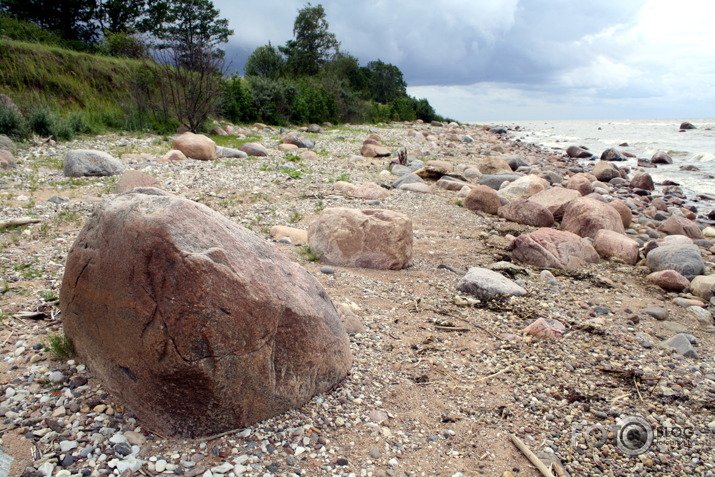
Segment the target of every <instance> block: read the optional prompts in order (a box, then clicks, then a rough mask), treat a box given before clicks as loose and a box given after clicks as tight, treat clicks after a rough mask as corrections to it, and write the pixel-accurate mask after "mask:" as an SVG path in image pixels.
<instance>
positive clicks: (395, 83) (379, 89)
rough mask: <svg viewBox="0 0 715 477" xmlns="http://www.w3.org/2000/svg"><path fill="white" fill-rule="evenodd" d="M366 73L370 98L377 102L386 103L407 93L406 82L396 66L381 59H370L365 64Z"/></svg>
mask: <svg viewBox="0 0 715 477" xmlns="http://www.w3.org/2000/svg"><path fill="white" fill-rule="evenodd" d="M367 74H368V77H369V78H370V91H372V99H374V100H375V101H377V102H378V103H383V104H387V103H389V102H391V101H393V100H394V99H396V98H400V97H403V96H406V95H407V83H405V80H404V78H403V77H402V71H400V69H399V68H398V67H397V66H395V65H391V64H389V63H384V62H382V61H381V60H375V61H371V62H369V63H368V64H367Z"/></svg>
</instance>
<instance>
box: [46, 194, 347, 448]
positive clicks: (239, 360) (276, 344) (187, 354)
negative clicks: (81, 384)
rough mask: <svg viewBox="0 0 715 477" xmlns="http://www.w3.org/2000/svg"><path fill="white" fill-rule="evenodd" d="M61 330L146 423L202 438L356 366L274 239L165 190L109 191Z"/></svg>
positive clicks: (317, 289)
mask: <svg viewBox="0 0 715 477" xmlns="http://www.w3.org/2000/svg"><path fill="white" fill-rule="evenodd" d="M60 308H61V310H62V321H63V326H64V331H65V333H66V334H67V336H68V337H69V338H70V339H71V340H72V342H73V343H74V345H75V348H76V350H77V353H78V355H79V357H80V359H82V361H83V362H86V363H87V365H88V367H89V369H90V370H91V371H92V373H93V374H94V375H95V376H97V377H98V378H99V379H100V381H101V382H102V383H103V385H104V387H105V389H107V390H108V391H109V392H110V393H112V394H113V395H115V397H116V398H117V400H118V401H120V402H121V403H122V404H123V405H125V406H126V407H127V408H128V409H129V410H130V411H131V412H133V413H134V414H135V415H136V416H137V417H138V418H139V421H140V422H141V423H142V427H146V428H148V429H152V430H154V431H156V432H158V433H161V434H166V435H171V436H185V437H197V436H204V435H212V434H216V433H219V432H222V431H227V430H231V429H236V428H243V427H249V426H251V425H253V424H255V423H256V422H259V421H262V420H264V419H267V418H269V417H271V416H274V415H276V414H279V413H282V412H285V411H288V410H289V409H293V408H296V407H300V406H302V405H303V404H305V403H306V402H308V401H309V400H310V399H311V397H312V396H314V395H315V394H317V393H322V392H325V391H328V390H330V389H331V388H333V387H334V386H336V385H337V384H338V383H340V382H341V381H342V380H343V379H344V378H345V376H346V375H347V373H348V370H349V369H350V366H351V356H350V347H349V342H348V337H347V334H346V333H345V330H344V328H343V326H342V324H341V322H340V317H339V316H338V313H337V311H336V310H335V307H334V306H333V304H332V302H331V301H330V299H329V298H328V296H327V294H326V292H325V290H324V289H323V287H322V286H321V285H320V283H319V282H318V281H317V280H316V279H315V278H314V277H312V276H311V275H310V274H309V273H307V272H306V271H305V270H304V269H303V268H301V267H300V266H299V265H297V264H295V263H293V262H292V261H291V260H290V259H289V258H288V257H286V256H285V255H284V254H283V253H282V252H281V251H280V250H279V249H278V248H277V247H276V246H274V245H273V244H271V243H269V242H267V241H266V240H265V239H263V238H261V237H258V236H257V235H255V234H254V233H253V232H250V231H249V230H246V229H244V228H243V227H241V226H239V225H237V224H235V223H234V222H232V221H231V220H229V219H227V218H225V217H223V216H222V215H220V214H219V213H217V212H215V211H213V210H211V209H209V208H208V207H206V206H204V205H201V204H198V203H196V202H192V201H189V200H187V199H182V198H178V197H174V196H171V195H168V194H167V193H164V192H162V191H160V190H158V189H152V188H146V189H134V190H133V191H132V192H130V193H127V194H121V195H118V196H114V197H113V198H112V199H109V200H106V201H105V202H104V203H102V204H101V205H100V206H99V207H98V208H97V210H96V211H95V212H94V214H93V215H92V217H91V218H90V219H89V220H88V222H87V223H86V225H85V227H84V228H83V229H82V231H81V232H80V234H79V236H78V237H77V240H76V241H75V243H74V245H73V246H72V248H71V250H70V252H69V255H68V257H67V264H66V268H65V274H64V277H63V280H62V288H61V292H60Z"/></svg>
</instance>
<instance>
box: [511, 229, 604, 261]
mask: <svg viewBox="0 0 715 477" xmlns="http://www.w3.org/2000/svg"><path fill="white" fill-rule="evenodd" d="M512 248H513V252H512V253H513V255H514V258H516V259H517V260H519V261H521V262H524V263H528V264H529V265H534V266H535V267H540V268H559V269H562V270H576V269H578V268H581V267H584V266H586V265H588V264H589V263H598V261H599V258H598V253H597V252H596V250H595V249H594V248H593V246H592V245H591V244H590V243H589V242H588V240H585V239H583V238H581V237H579V236H578V235H576V234H572V233H571V232H563V231H560V230H554V229H549V228H543V229H539V230H537V231H536V232H532V233H530V234H526V235H520V236H518V237H517V238H516V239H514V241H513V242H512Z"/></svg>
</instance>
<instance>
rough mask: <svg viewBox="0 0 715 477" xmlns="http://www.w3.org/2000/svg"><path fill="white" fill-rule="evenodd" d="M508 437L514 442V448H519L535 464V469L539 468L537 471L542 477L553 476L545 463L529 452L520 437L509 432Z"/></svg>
mask: <svg viewBox="0 0 715 477" xmlns="http://www.w3.org/2000/svg"><path fill="white" fill-rule="evenodd" d="M509 437H511V441H512V442H513V443H514V445H515V446H516V448H517V449H519V450H520V451H521V452H522V453H523V454H524V455H525V456H526V458H527V459H529V461H530V462H531V463H532V464H534V465H535V466H536V468H537V469H539V472H541V474H542V475H543V476H544V477H554V474H552V473H551V471H550V470H549V468H548V467H546V464H544V463H543V462H542V461H541V459H539V458H538V457H536V454H534V453H533V452H531V450H530V449H529V448H528V447H526V444H524V443H523V442H522V441H521V439H519V438H518V437H516V436H515V435H514V434H511V435H510V436H509Z"/></svg>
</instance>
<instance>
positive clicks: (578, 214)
mask: <svg viewBox="0 0 715 477" xmlns="http://www.w3.org/2000/svg"><path fill="white" fill-rule="evenodd" d="M561 228H562V230H565V231H566V232H573V233H575V234H576V235H580V236H581V237H591V238H595V237H596V232H598V231H599V230H601V229H606V230H613V231H614V232H618V233H620V234H623V233H625V229H624V228H623V221H622V220H621V216H620V215H619V214H618V212H617V211H616V209H614V208H613V207H611V206H610V205H609V204H607V203H605V202H601V201H600V200H596V199H590V198H587V197H581V198H580V199H576V200H574V201H573V202H571V203H570V204H569V205H568V207H566V210H565V211H564V219H563V221H562V222H561Z"/></svg>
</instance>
